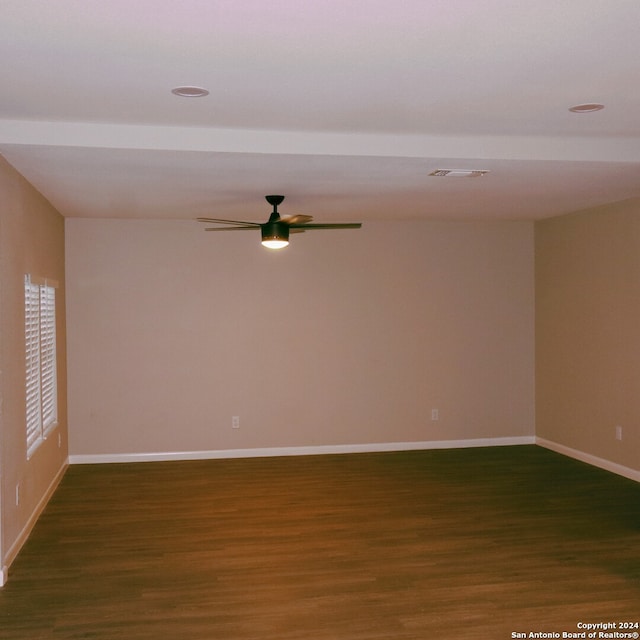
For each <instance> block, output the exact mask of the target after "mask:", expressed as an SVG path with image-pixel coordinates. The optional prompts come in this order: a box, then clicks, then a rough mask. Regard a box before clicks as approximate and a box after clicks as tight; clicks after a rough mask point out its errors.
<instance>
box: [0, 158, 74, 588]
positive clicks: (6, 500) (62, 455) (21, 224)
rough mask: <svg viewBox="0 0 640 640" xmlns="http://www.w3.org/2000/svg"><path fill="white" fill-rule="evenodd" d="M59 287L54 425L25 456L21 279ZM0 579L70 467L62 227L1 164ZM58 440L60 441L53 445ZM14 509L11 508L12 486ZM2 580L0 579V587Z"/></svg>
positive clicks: (40, 200) (46, 205)
mask: <svg viewBox="0 0 640 640" xmlns="http://www.w3.org/2000/svg"><path fill="white" fill-rule="evenodd" d="M27 273H29V274H31V275H32V276H35V277H38V278H49V279H53V280H56V281H58V283H59V287H58V290H57V293H56V304H57V318H56V321H57V332H58V333H57V340H58V386H59V395H58V413H59V425H58V427H57V428H56V430H55V431H54V432H53V433H52V434H51V436H50V437H49V438H48V440H47V441H46V442H44V444H43V445H42V446H40V448H39V449H38V450H37V451H36V452H35V453H34V454H33V456H32V457H31V459H30V460H27V456H26V441H25V353H24V276H25V274H27ZM0 320H1V322H0V400H1V405H0V407H1V411H0V478H1V481H2V483H1V484H2V492H1V509H0V520H1V522H0V530H1V536H0V552H1V557H0V560H1V563H0V570H2V573H1V574H0V578H2V579H5V578H6V571H5V568H6V566H7V565H8V564H9V563H10V562H11V560H12V559H13V557H14V556H15V554H16V553H17V550H18V549H19V547H20V545H21V543H22V542H23V541H24V539H25V537H26V535H27V534H28V531H29V528H30V527H31V525H32V524H33V522H34V519H35V517H36V516H37V515H38V514H39V512H40V510H41V508H42V507H43V505H44V502H45V501H46V499H47V497H48V495H49V494H50V492H51V490H52V489H53V488H54V487H55V484H56V482H57V480H58V479H59V477H60V474H61V472H62V471H63V469H64V468H65V466H66V460H67V414H66V357H65V353H66V343H65V289H64V220H63V218H62V216H60V215H59V214H58V213H57V212H56V211H55V210H54V209H53V208H52V207H51V206H50V205H49V203H48V202H47V201H46V200H44V198H42V197H41V196H40V194H39V193H37V192H36V191H35V190H34V189H33V188H32V187H31V186H30V185H29V184H28V183H27V182H26V181H25V180H24V179H23V178H22V177H21V176H20V175H19V174H18V173H17V172H16V171H15V170H14V169H13V168H12V167H11V166H10V165H9V164H8V163H7V162H5V160H4V159H3V158H1V157H0ZM58 436H60V438H58ZM18 485H19V495H20V499H19V504H18V505H16V486H18ZM1 581H2V580H0V582H1Z"/></svg>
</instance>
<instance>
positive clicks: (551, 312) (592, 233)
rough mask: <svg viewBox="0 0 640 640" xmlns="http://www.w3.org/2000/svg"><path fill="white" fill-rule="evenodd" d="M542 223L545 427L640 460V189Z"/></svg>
mask: <svg viewBox="0 0 640 640" xmlns="http://www.w3.org/2000/svg"><path fill="white" fill-rule="evenodd" d="M535 229H536V232H535V237H536V388H537V403H536V404H537V411H536V414H537V427H536V433H537V436H538V437H540V438H543V439H546V440H549V441H553V442H555V443H558V444H560V445H562V446H564V447H568V448H569V449H573V450H576V451H580V452H583V453H585V454H588V455H590V456H593V457H595V458H600V459H604V460H607V461H611V462H613V463H615V464H618V465H622V466H623V467H627V468H629V469H634V470H640V329H639V322H638V319H639V318H640V199H634V200H629V201H626V202H621V203H618V204H615V205H609V206H606V207H602V208H600V209H594V210H589V211H583V212H579V213H576V214H572V215H567V216H562V217H558V218H552V219H549V220H544V221H541V222H538V223H536V227H535ZM617 425H619V426H621V427H622V430H623V431H622V433H623V439H622V441H618V440H616V438H615V427H616V426H617Z"/></svg>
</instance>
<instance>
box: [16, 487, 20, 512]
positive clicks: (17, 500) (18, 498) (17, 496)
mask: <svg viewBox="0 0 640 640" xmlns="http://www.w3.org/2000/svg"><path fill="white" fill-rule="evenodd" d="M19 504H20V483H18V484H17V485H16V507H17V506H18V505H19Z"/></svg>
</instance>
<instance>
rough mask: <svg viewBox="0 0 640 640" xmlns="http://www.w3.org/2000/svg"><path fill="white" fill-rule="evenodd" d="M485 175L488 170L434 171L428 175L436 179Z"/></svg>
mask: <svg viewBox="0 0 640 640" xmlns="http://www.w3.org/2000/svg"><path fill="white" fill-rule="evenodd" d="M487 173H489V170H488V169H436V170H435V171H432V172H431V173H430V174H429V175H430V176H435V177H437V178H479V177H480V176H483V175H485V174H487Z"/></svg>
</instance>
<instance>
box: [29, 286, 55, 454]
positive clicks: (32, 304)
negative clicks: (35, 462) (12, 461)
mask: <svg viewBox="0 0 640 640" xmlns="http://www.w3.org/2000/svg"><path fill="white" fill-rule="evenodd" d="M55 293H56V292H55V288H54V287H52V286H50V285H48V284H36V283H34V282H32V281H31V277H30V276H25V279H24V318H25V326H24V330H25V365H26V431H27V456H30V455H31V454H32V453H33V451H35V449H36V448H37V446H38V445H39V444H40V442H42V440H43V439H44V437H45V435H46V434H47V432H48V431H49V430H50V429H52V428H53V427H55V425H56V424H57V420H58V401H57V395H58V390H57V377H56V297H55Z"/></svg>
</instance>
